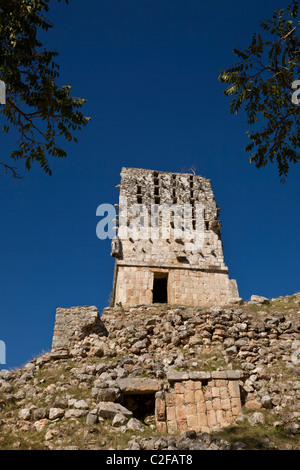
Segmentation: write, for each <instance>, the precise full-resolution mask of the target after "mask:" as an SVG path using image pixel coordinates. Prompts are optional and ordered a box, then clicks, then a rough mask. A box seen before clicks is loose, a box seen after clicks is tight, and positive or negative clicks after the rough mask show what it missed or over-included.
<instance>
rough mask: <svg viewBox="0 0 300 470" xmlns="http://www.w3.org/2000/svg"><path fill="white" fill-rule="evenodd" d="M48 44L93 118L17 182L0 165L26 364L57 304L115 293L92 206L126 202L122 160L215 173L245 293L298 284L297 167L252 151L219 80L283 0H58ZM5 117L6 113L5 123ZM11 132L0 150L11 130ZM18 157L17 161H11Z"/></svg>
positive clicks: (4, 335) (227, 247)
mask: <svg viewBox="0 0 300 470" xmlns="http://www.w3.org/2000/svg"><path fill="white" fill-rule="evenodd" d="M50 4H51V11H50V17H51V19H52V21H53V23H54V28H53V30H51V31H49V32H48V33H47V34H46V36H45V37H46V44H47V46H48V47H51V48H54V49H57V50H58V51H59V54H60V55H59V58H58V59H57V61H58V63H59V64H60V73H61V81H60V83H61V84H71V85H72V88H73V95H74V96H81V97H84V98H86V99H87V103H86V105H85V106H84V113H85V115H86V116H91V117H92V122H91V123H90V124H89V125H88V126H87V127H86V128H85V129H84V130H83V131H82V132H80V133H78V134H77V137H78V140H79V143H78V144H68V143H67V142H66V143H65V145H64V147H65V149H66V150H67V151H68V154H69V155H68V158H66V159H62V160H56V161H52V162H51V163H52V169H53V176H52V177H49V176H47V175H45V174H44V173H43V172H42V171H41V170H40V168H38V167H37V166H36V167H34V168H33V169H32V171H30V172H26V171H25V170H24V171H23V168H22V167H21V166H20V167H19V168H20V171H22V172H23V173H24V174H25V177H24V179H22V180H15V179H12V178H10V177H8V176H1V189H0V191H1V205H0V208H1V263H0V288H1V291H0V312H1V324H0V340H2V341H5V343H6V353H7V364H6V366H4V365H2V366H1V365H0V367H1V368H4V367H5V368H9V367H17V366H20V365H22V364H24V363H25V362H26V361H28V360H30V359H32V358H33V357H35V356H36V355H38V354H40V353H42V352H43V351H48V350H50V348H51V341H52V334H53V326H54V321H55V310H56V308H57V307H71V306H75V305H96V306H97V307H98V309H99V311H100V312H101V310H102V309H103V308H104V307H105V306H107V305H108V301H109V295H110V292H111V289H112V277H113V266H114V262H113V259H112V258H111V257H110V240H105V241H100V240H99V239H98V238H97V237H96V225H97V222H98V221H99V218H97V217H96V209H97V207H98V205H99V204H102V203H112V204H114V203H116V202H117V199H118V190H117V189H116V188H115V185H117V184H118V183H119V179H120V171H121V168H122V166H129V167H143V168H150V169H157V170H163V171H174V172H180V171H182V170H187V169H188V168H190V167H192V166H194V167H196V172H197V174H200V175H203V176H205V177H207V178H210V179H211V181H212V187H213V190H214V193H215V197H216V201H217V203H218V205H219V206H220V207H221V209H222V211H221V214H220V218H221V221H222V224H223V227H222V240H223V248H224V256H225V262H226V264H227V266H228V267H229V274H230V277H231V278H234V279H236V280H237V282H238V287H239V291H240V296H241V297H243V299H244V300H247V299H249V298H250V296H251V295H252V294H260V295H264V296H266V297H269V298H271V297H277V296H280V295H288V294H293V293H295V292H298V291H299V290H300V289H299V262H300V257H299V249H298V244H299V230H300V223H299V205H300V204H299V203H300V201H299V176H300V169H299V167H294V168H292V171H291V172H290V175H289V177H288V181H287V184H286V185H284V186H282V185H281V184H280V181H279V178H278V174H277V170H276V168H275V167H272V166H267V167H266V168H264V169H262V170H257V169H256V168H255V167H254V166H252V165H250V164H249V154H248V153H246V152H245V151H244V147H245V146H246V145H247V143H248V139H247V137H246V130H247V125H246V123H245V119H244V117H243V115H240V116H237V117H233V116H231V115H230V114H229V100H228V99H227V98H226V97H225V96H224V95H223V92H222V90H223V86H222V85H221V84H220V83H219V82H218V75H219V73H220V71H221V70H222V69H223V68H225V67H226V66H228V65H231V64H232V63H234V62H235V57H234V55H233V52H232V50H233V48H234V46H239V47H241V48H243V47H246V46H247V45H248V43H249V42H250V40H251V37H252V34H253V33H254V32H255V31H256V30H257V27H258V21H259V20H261V19H264V18H266V17H269V16H271V15H272V13H273V11H274V10H275V9H276V8H277V7H285V6H286V5H287V1H286V0H280V1H274V0H265V1H264V2H261V0H252V1H251V2H248V1H246V0H228V1H224V0H215V1H211V2H207V1H202V0H88V1H86V2H82V1H81V0H72V1H71V2H70V4H69V5H68V6H67V5H64V4H61V3H58V2H56V1H55V0H52V1H50ZM0 124H1V123H0ZM0 139H1V159H0V160H2V161H8V159H7V158H6V157H8V155H9V154H10V151H11V150H13V149H14V145H15V141H16V139H17V136H16V135H15V134H14V132H11V133H9V134H4V135H2V136H1V137H0ZM8 162H9V161H8Z"/></svg>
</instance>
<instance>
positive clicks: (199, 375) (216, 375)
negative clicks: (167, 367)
mask: <svg viewBox="0 0 300 470" xmlns="http://www.w3.org/2000/svg"><path fill="white" fill-rule="evenodd" d="M242 377H243V372H242V371H240V370H220V371H218V370H215V371H213V372H206V371H182V372H180V371H171V372H169V373H168V374H167V380H168V381H169V382H183V381H185V380H210V379H223V380H239V379H241V378H242Z"/></svg>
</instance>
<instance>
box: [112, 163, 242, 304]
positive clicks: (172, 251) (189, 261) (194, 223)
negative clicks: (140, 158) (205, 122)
mask: <svg viewBox="0 0 300 470" xmlns="http://www.w3.org/2000/svg"><path fill="white" fill-rule="evenodd" d="M117 187H119V188H120V196H119V204H116V208H117V209H119V220H117V221H116V224H117V227H116V231H117V233H116V236H115V237H114V239H113V241H112V252H111V255H112V256H113V257H115V272H114V282H113V284H114V285H113V299H112V304H113V305H116V304H118V303H120V302H121V303H122V305H123V306H129V305H134V304H152V303H167V304H173V305H175V304H180V305H188V306H197V305H203V306H211V305H214V304H216V303H217V304H219V305H220V304H223V305H224V304H228V303H230V302H237V301H238V300H239V294H238V288H237V284H236V281H235V280H231V279H229V276H228V268H227V267H226V266H225V263H224V257H223V247H222V241H221V235H220V228H221V223H220V221H219V220H218V215H219V211H220V209H219V208H218V206H217V204H216V201H215V198H214V195H213V191H212V188H211V183H210V180H208V179H206V178H204V177H202V176H197V175H194V174H190V173H188V174H187V173H168V172H161V171H153V170H145V169H138V168H122V171H121V183H120V185H118V186H117ZM124 207H125V208H126V210H124ZM170 207H172V210H171V211H169V213H168V217H169V218H168V217H164V214H166V211H167V212H168V208H170ZM186 207H187V208H188V209H187V211H188V212H186V213H185V214H187V213H188V214H189V217H190V219H189V220H190V225H189V226H188V229H186V228H184V230H185V231H183V232H181V234H180V232H178V227H177V224H178V219H176V217H177V215H176V214H178V212H176V214H175V208H176V210H177V211H179V212H180V210H182V213H183V211H184V210H185V208H186ZM132 208H135V209H136V208H138V209H140V212H139V219H138V220H139V223H140V228H141V227H142V230H144V231H140V232H139V236H138V237H134V236H133V235H132V234H131V233H132V232H130V230H129V229H130V227H132V226H134V224H136V221H137V211H136V210H133V211H131V209H132ZM201 208H202V209H201ZM201 210H202V212H201ZM124 214H125V215H126V220H125V227H126V228H128V230H126V232H127V233H126V234H125V236H124V232H122V234H121V229H120V227H123V228H124ZM166 221H167V222H166ZM149 227H151V230H150V229H149V230H148V228H149ZM157 227H158V229H157ZM154 229H155V230H154ZM122 230H123V229H122ZM147 230H148V231H147ZM199 234H200V235H201V236H202V238H201V236H200V239H201V244H199V243H198V242H197V243H196V242H195V240H198V238H197V236H198V235H199Z"/></svg>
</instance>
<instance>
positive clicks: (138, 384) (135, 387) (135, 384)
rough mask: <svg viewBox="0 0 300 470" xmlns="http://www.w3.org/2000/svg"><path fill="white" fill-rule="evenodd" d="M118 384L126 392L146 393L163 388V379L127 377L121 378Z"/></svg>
mask: <svg viewBox="0 0 300 470" xmlns="http://www.w3.org/2000/svg"><path fill="white" fill-rule="evenodd" d="M116 386H117V387H118V388H119V389H120V390H121V392H122V393H125V394H128V395H130V394H132V395H134V394H136V395H142V394H146V393H155V392H158V391H159V390H161V388H162V381H161V380H157V379H149V378H147V377H126V378H125V379H119V380H117V382H116Z"/></svg>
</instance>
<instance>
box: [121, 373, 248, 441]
mask: <svg viewBox="0 0 300 470" xmlns="http://www.w3.org/2000/svg"><path fill="white" fill-rule="evenodd" d="M242 376H243V373H242V372H241V371H238V370H228V371H214V372H202V371H194V372H192V371H186V372H176V371H172V372H170V373H169V374H168V376H167V383H163V382H162V381H160V380H157V379H150V378H142V377H128V378H125V379H120V380H119V381H117V385H118V387H119V388H120V391H121V400H122V403H123V404H124V405H125V406H126V408H128V409H129V410H132V412H133V414H134V416H136V417H138V418H139V419H144V418H145V416H144V415H143V413H144V414H146V415H147V413H149V414H154V416H155V423H156V427H157V430H158V431H160V432H168V433H169V434H174V433H177V432H180V431H187V430H190V429H193V430H195V431H201V432H210V431H212V430H214V429H219V428H223V427H225V426H228V425H230V424H231V423H232V422H233V421H234V419H235V418H236V417H237V416H238V415H239V413H240V412H241V409H242V404H241V396H240V386H239V380H240V379H241V378H242Z"/></svg>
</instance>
